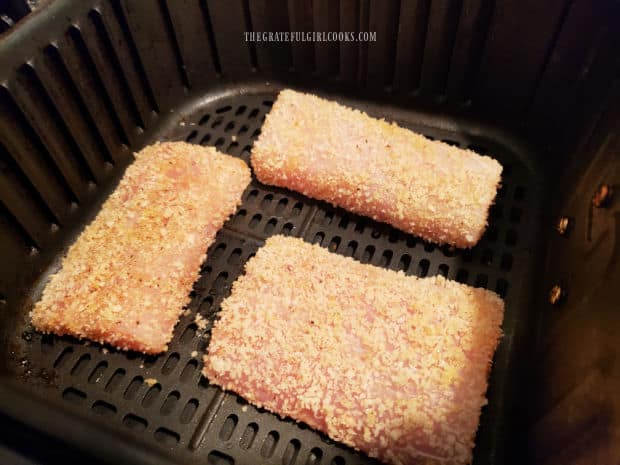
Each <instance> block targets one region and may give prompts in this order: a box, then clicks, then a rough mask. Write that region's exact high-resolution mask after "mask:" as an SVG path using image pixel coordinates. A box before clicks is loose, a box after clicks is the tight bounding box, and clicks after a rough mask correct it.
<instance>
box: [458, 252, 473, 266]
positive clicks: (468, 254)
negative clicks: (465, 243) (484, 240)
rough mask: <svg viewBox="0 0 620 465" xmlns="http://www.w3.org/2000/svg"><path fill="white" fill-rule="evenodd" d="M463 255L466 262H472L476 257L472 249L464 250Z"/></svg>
mask: <svg viewBox="0 0 620 465" xmlns="http://www.w3.org/2000/svg"><path fill="white" fill-rule="evenodd" d="M461 257H462V258H463V261H464V262H465V263H470V262H471V261H472V260H473V258H474V256H473V253H472V251H471V249H465V250H463V252H462V253H461Z"/></svg>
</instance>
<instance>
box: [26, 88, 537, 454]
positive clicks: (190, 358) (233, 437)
mask: <svg viewBox="0 0 620 465" xmlns="http://www.w3.org/2000/svg"><path fill="white" fill-rule="evenodd" d="M207 97H208V98H202V99H201V100H200V101H196V102H194V103H193V104H191V105H189V106H187V107H186V108H185V110H184V111H182V112H179V113H177V114H172V115H170V117H169V120H168V123H167V124H165V125H163V126H162V128H161V130H160V131H159V132H158V133H157V134H156V135H155V138H156V139H161V140H163V139H173V140H187V141H189V142H192V143H196V144H202V145H215V146H216V147H218V148H219V149H220V150H222V151H224V152H227V153H230V154H232V155H235V156H238V157H240V158H242V159H244V160H245V161H249V154H250V150H251V145H252V142H253V140H254V139H255V138H256V137H257V136H258V134H259V133H260V127H261V124H262V122H263V121H264V118H265V114H266V113H267V112H268V111H269V110H270V107H271V104H272V102H273V99H274V97H275V90H272V91H267V92H265V91H264V89H256V90H254V91H252V89H251V88H248V87H245V91H244V93H234V92H233V93H231V92H224V93H222V94H220V95H215V94H214V95H212V96H207ZM204 102H207V103H204ZM347 103H348V104H351V105H357V106H359V107H361V108H364V109H365V110H367V111H369V112H370V113H371V114H373V115H376V116H381V117H385V118H386V119H388V120H396V121H397V122H398V123H399V124H401V125H403V126H406V127H409V128H411V129H414V130H417V131H419V132H421V133H423V134H425V135H426V136H427V137H429V138H435V139H441V140H444V141H447V142H449V143H452V144H457V145H460V146H462V147H467V146H473V147H474V148H475V149H476V150H477V151H479V152H485V153H488V154H490V155H491V156H493V157H495V158H497V159H498V160H499V161H500V162H501V163H502V165H503V166H504V178H503V185H502V188H501V190H500V192H499V195H498V199H497V202H496V204H495V205H494V206H493V208H492V211H491V215H490V225H489V228H488V230H487V232H486V234H485V235H484V237H483V239H482V240H481V242H480V243H479V244H478V245H477V246H476V247H475V248H474V249H472V250H470V251H463V250H454V249H451V248H448V247H436V246H434V245H432V244H428V243H424V242H422V241H421V240H419V239H417V238H415V237H413V236H411V235H406V234H404V233H402V232H399V231H397V230H395V229H393V228H391V227H388V226H386V225H384V224H378V223H376V222H374V221H372V220H370V219H368V218H361V217H358V216H355V215H352V214H350V213H347V212H345V211H343V210H340V209H335V208H333V207H331V206H329V205H327V204H325V203H322V202H317V201H314V200H311V199H308V198H305V197H304V196H302V195H299V194H296V193H293V192H289V191H286V190H283V189H277V188H271V187H268V186H264V185H262V184H260V183H258V182H257V181H256V180H253V182H252V183H251V185H250V186H249V187H248V189H247V190H246V192H245V194H244V202H243V205H242V206H241V207H240V209H239V210H238V211H237V213H236V214H235V215H234V217H232V218H231V219H230V220H229V221H228V222H227V224H226V226H225V227H224V228H223V230H222V231H220V233H219V235H218V237H217V240H216V242H215V243H214V244H213V246H212V247H211V248H210V249H209V251H208V259H207V261H206V262H205V263H204V265H203V267H202V272H201V275H200V278H199V279H198V280H197V282H196V283H195V286H194V290H193V292H192V301H191V304H190V305H189V314H188V315H186V316H183V317H182V318H181V320H180V321H179V323H178V325H177V327H176V330H175V334H174V339H173V341H172V343H171V344H170V349H169V350H168V352H167V353H165V354H162V355H160V356H157V357H145V356H142V355H139V354H135V353H129V354H128V353H123V352H118V351H115V350H112V349H109V348H105V347H102V346H100V345H96V344H88V343H86V342H80V341H77V340H74V339H71V338H66V337H63V338H59V337H55V336H43V337H42V336H41V335H39V334H37V333H35V332H33V331H32V328H31V327H30V326H29V323H28V319H27V318H26V317H24V318H23V321H24V326H23V327H22V328H21V329H20V330H19V331H18V332H17V334H18V335H20V337H21V339H20V344H21V345H25V356H24V357H23V358H19V360H18V365H19V368H20V370H21V374H20V375H19V376H20V379H21V380H22V381H23V382H25V383H28V384H29V385H30V386H31V388H33V389H37V390H41V391H42V392H43V393H44V395H45V396H46V397H50V398H58V399H64V405H65V406H66V408H67V409H69V410H73V411H82V412H84V411H86V412H88V414H89V415H91V416H92V417H93V418H96V419H97V421H100V422H101V423H106V424H108V425H111V426H112V427H114V428H116V429H118V430H121V431H123V432H124V433H125V434H127V435H135V436H136V437H140V438H142V439H143V440H145V441H147V442H151V443H152V444H153V445H154V447H157V448H163V449H165V450H167V451H170V452H172V454H173V456H174V458H175V460H177V461H178V463H184V464H190V463H218V464H219V463H222V464H233V463H236V464H239V465H241V464H257V463H268V464H276V463H277V464H284V465H292V464H294V463H297V464H308V465H310V464H319V463H322V464H337V465H343V464H355V463H370V462H371V461H370V460H369V459H368V458H366V457H365V456H363V455H362V454H359V453H356V452H354V451H352V450H350V449H349V448H347V447H344V446H341V445H339V444H336V443H334V442H333V441H331V440H329V439H328V438H327V437H325V436H324V435H321V434H319V433H316V432H315V431H313V430H311V429H309V428H308V427H306V426H305V425H303V424H295V423H294V422H292V421H290V420H282V419H279V418H278V417H277V416H275V415H273V414H270V413H268V412H265V411H263V410H259V409H256V408H254V407H253V406H251V405H247V404H246V403H245V402H244V401H243V400H242V399H240V398H239V397H237V396H236V395H234V394H231V393H224V392H222V391H221V390H220V389H218V388H216V387H214V386H210V385H209V382H208V380H207V379H205V378H203V377H202V376H201V374H200V370H201V366H202V362H201V357H202V354H203V353H204V352H205V350H206V347H207V345H208V339H209V328H210V325H211V324H212V322H213V318H214V316H215V315H216V314H217V312H218V309H219V306H220V303H221V301H222V299H224V298H225V297H226V296H227V295H228V293H229V292H230V286H231V284H232V282H233V281H234V280H235V279H236V278H237V276H238V275H239V274H240V273H241V272H242V269H243V266H244V264H245V262H246V261H247V260H248V258H249V257H251V256H252V255H253V254H254V253H255V252H256V250H257V248H258V247H260V246H261V244H262V243H263V241H264V240H265V238H266V237H268V236H270V235H273V234H287V235H293V236H299V237H303V238H304V239H305V240H306V241H309V242H314V243H319V244H321V245H322V246H323V247H326V248H328V249H329V250H331V251H332V252H335V253H339V254H343V255H348V256H353V257H354V258H356V259H357V260H360V261H362V262H367V263H372V264H374V265H377V266H381V267H386V268H391V269H397V270H404V271H405V272H406V273H408V274H412V275H417V276H431V275H435V274H442V275H444V276H446V277H448V278H449V279H455V280H457V281H460V282H463V283H467V284H470V285H474V286H481V287H486V288H488V289H491V290H494V291H496V292H497V293H499V294H500V295H501V296H502V297H504V298H505V299H506V317H505V322H504V333H505V335H504V338H503V340H502V343H501V344H500V347H499V349H498V352H497V354H496V358H495V362H494V368H493V371H492V374H491V383H490V388H489V392H488V397H489V405H488V406H487V407H485V409H484V411H483V415H482V419H481V427H480V430H479V433H478V438H477V446H476V451H475V463H477V464H486V463H491V462H492V460H493V457H495V456H496V455H497V454H498V453H499V452H498V451H500V450H501V448H502V444H503V442H504V439H505V437H504V436H505V435H506V434H507V433H506V429H505V428H503V424H504V423H505V416H506V412H507V411H508V410H509V409H510V408H511V406H510V399H511V396H510V390H509V385H510V374H511V367H512V364H513V363H514V360H515V358H516V357H517V356H518V354H515V352H514V347H517V346H518V345H519V344H517V343H518V342H519V341H518V340H517V338H518V337H520V336H519V334H520V331H519V324H522V323H521V322H522V316H523V314H524V312H525V308H526V307H527V302H528V300H529V296H530V294H531V291H532V286H533V283H532V280H531V276H532V274H533V273H531V270H532V267H533V266H534V256H535V247H534V246H535V244H536V242H537V234H538V229H539V226H540V218H539V217H540V205H541V200H542V199H541V198H540V197H541V191H540V186H539V181H538V177H537V176H536V174H535V171H534V170H533V169H532V168H531V165H530V158H529V154H528V153H524V152H523V150H522V149H520V148H515V147H516V146H511V145H510V144H509V143H507V142H505V141H503V139H502V138H501V136H499V135H494V134H491V133H487V132H484V131H483V130H482V129H481V128H480V127H477V126H471V127H468V126H467V125H464V124H463V123H462V122H460V123H459V122H455V121H448V120H437V119H432V118H426V117H424V116H423V115H419V114H416V113H412V112H407V111H404V110H399V109H397V108H391V107H385V106H383V107H373V106H369V105H366V104H363V103H361V102H351V101H348V102H347ZM476 134H477V135H476ZM317 137H320V135H317ZM25 311H26V309H25V310H24V312H25ZM196 314H200V315H202V316H203V317H205V318H206V319H207V320H208V325H207V328H206V330H204V331H201V330H199V329H198V328H197V325H196V323H195V317H196ZM145 380H149V382H148V383H147V382H146V381H145ZM153 380H155V381H153Z"/></svg>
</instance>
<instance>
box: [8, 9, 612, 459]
mask: <svg viewBox="0 0 620 465" xmlns="http://www.w3.org/2000/svg"><path fill="white" fill-rule="evenodd" d="M591 3H592V2H588V1H587V0H574V1H564V2H561V1H554V2H535V1H533V0H532V1H526V2H517V1H514V2H511V1H503V2H501V1H498V2H497V3H494V2H489V1H484V0H479V1H474V0H471V1H468V0H463V1H462V2H459V1H446V2H439V1H433V2H431V1H430V0H426V1H424V0H400V1H393V0H389V1H378V0H374V1H368V0H339V1H335V2H334V1H327V0H314V1H303V0H288V1H286V0H273V1H269V0H231V1H224V0H208V1H205V0H179V1H176V0H175V1H172V0H168V1H166V0H160V1H146V0H136V1H119V0H109V1H105V0H101V1H97V0H89V1H68V0H56V1H54V2H51V3H49V4H48V5H46V6H44V7H42V8H41V9H40V10H39V11H36V12H35V13H33V14H32V15H31V16H30V17H29V18H27V19H25V20H24V21H23V22H22V23H20V24H18V25H17V26H15V27H13V28H11V30H10V31H9V32H8V33H5V34H4V35H3V36H1V37H0V83H2V86H0V105H1V110H0V160H1V161H0V163H1V165H0V166H1V170H0V254H1V257H2V262H1V263H0V322H1V323H2V328H1V329H0V337H1V339H0V341H1V342H0V353H1V357H0V358H1V359H2V362H0V363H1V365H0V372H1V373H2V375H3V378H1V379H2V385H0V412H3V413H4V414H5V415H8V416H10V417H14V418H16V419H17V420H20V421H23V422H24V423H28V424H30V425H31V426H33V427H35V428H38V429H40V430H41V431H45V432H46V433H48V434H51V435H55V436H58V437H60V438H61V439H63V440H64V441H65V442H67V443H70V444H72V445H74V446H76V447H81V448H83V449H85V450H87V451H89V452H90V453H92V454H97V457H98V458H99V459H100V460H103V461H108V462H111V463H128V462H129V461H135V462H144V463H155V461H161V463H183V464H189V463H217V464H224V463H227V464H233V463H236V464H255V463H258V462H260V463H274V464H275V463H282V464H286V465H292V464H294V463H297V464H319V463H321V464H338V465H341V464H344V463H346V464H354V463H372V461H371V460H369V459H368V458H366V457H365V456H363V455H362V454H359V453H356V452H355V451H352V450H351V449H349V448H347V447H344V446H342V445H340V444H337V443H334V442H333V441H331V440H330V439H329V438H327V437H326V436H324V435H321V434H319V433H317V432H315V431H313V430H311V429H309V428H308V427H306V426H305V425H303V424H296V423H294V422H293V421H291V420H288V419H281V418H278V417H277V416H275V415H273V414H271V413H268V412H265V411H263V410H260V409H256V408H254V407H252V406H249V405H247V404H246V403H245V402H244V401H243V400H242V399H241V398H239V397H238V396H236V395H234V394H232V393H226V392H223V391H221V390H220V389H219V388H216V387H214V386H211V385H209V383H208V380H207V379H205V378H204V377H202V376H201V375H200V369H201V356H202V354H203V353H204V352H205V351H206V348H207V346H208V339H209V327H210V325H211V324H212V322H213V319H214V318H215V317H216V314H217V311H218V309H219V304H220V303H221V301H222V299H223V298H225V297H226V296H227V295H228V293H229V292H230V285H231V284H232V282H233V281H234V280H235V279H236V277H237V276H238V275H239V273H241V272H242V269H243V266H244V264H245V262H246V261H247V260H248V258H249V257H251V256H252V255H253V254H254V253H255V251H256V249H257V248H258V247H260V246H261V245H262V243H263V242H264V240H265V238H266V237H268V236H270V235H272V234H288V235H294V236H298V237H302V238H304V239H305V240H307V241H309V242H315V243H319V244H321V245H322V246H323V247H326V248H329V249H330V250H332V251H333V252H335V253H340V254H344V255H349V256H353V257H355V258H356V259H358V260H361V261H363V262H368V263H372V264H375V265H378V266H383V267H388V268H391V269H400V270H404V271H405V272H406V273H408V274H414V275H417V276H430V275H434V274H442V275H444V276H446V277H448V278H450V279H455V280H458V281H460V282H465V283H468V284H470V285H474V286H481V287H486V288H488V289H491V290H494V291H496V292H498V293H499V294H500V295H501V296H502V297H504V298H505V300H506V316H505V321H504V325H503V330H504V337H503V338H502V341H501V344H500V346H499V348H498V351H497V353H496V356H495V359H494V364H493V370H492V372H491V378H490V386H489V391H488V393H487V397H488V399H489V405H488V406H486V407H485V408H484V410H483V413H482V418H481V424H480V429H479V432H478V435H477V440H476V449H475V458H474V463H475V464H477V465H482V464H485V465H486V464H489V465H490V464H494V465H499V464H507V463H529V462H530V461H532V462H535V463H545V464H546V463H582V462H578V461H577V460H582V459H583V460H586V461H587V460H589V459H592V458H593V457H594V458H596V459H597V460H598V459H600V458H606V457H613V454H614V453H615V451H614V450H613V449H614V446H613V444H614V442H613V439H614V434H617V433H615V431H616V430H615V429H614V420H613V418H614V415H613V412H616V411H617V410H615V409H616V407H617V404H618V401H617V400H615V398H616V396H614V394H613V389H612V387H613V386H614V384H613V383H614V382H615V383H616V384H615V385H616V386H617V385H618V382H617V379H618V375H617V373H618V370H617V368H616V366H615V363H614V362H615V352H614V350H615V349H614V348H613V347H610V344H609V342H610V341H613V337H614V335H615V332H614V330H615V328H618V327H619V325H618V322H617V317H614V316H613V315H614V314H613V313H612V312H611V311H612V310H613V308H614V305H615V306H616V307H617V305H618V304H617V302H618V301H617V300H616V301H615V302H614V300H613V286H610V285H607V286H606V285H605V282H608V283H609V284H611V283H612V282H613V279H614V278H615V279H616V282H618V280H620V276H619V275H620V271H619V268H620V267H619V266H618V263H617V261H616V259H617V255H618V249H617V240H618V237H619V236H618V235H619V234H620V220H618V218H620V216H619V214H618V213H614V212H617V211H618V209H617V203H614V202H613V199H612V200H608V201H607V202H606V203H604V206H605V207H604V208H595V207H592V204H591V202H590V200H591V197H592V195H593V193H594V192H595V191H596V189H598V188H599V186H600V185H601V184H605V185H609V186H611V187H613V186H614V185H616V186H617V185H618V179H619V173H618V165H619V163H618V157H617V153H618V148H619V147H620V143H619V138H618V137H617V136H615V135H614V134H613V130H614V128H617V127H618V110H619V109H620V105H619V102H620V100H619V97H620V92H619V89H620V85H619V82H620V81H619V79H618V76H619V73H618V69H619V64H620V62H619V61H618V55H617V51H618V46H619V44H620V42H619V34H618V31H617V30H615V29H614V28H613V24H614V20H616V21H617V20H618V19H619V18H620V15H619V14H618V13H619V6H618V4H617V2H616V3H614V2H599V3H597V4H596V5H591ZM251 30H255V31H282V30H301V31H307V30H319V31H321V30H325V31H329V30H344V31H351V30H370V31H376V32H377V42H375V43H372V42H371V43H364V42H360V43H340V44H338V43H332V44H326V43H316V44H313V43H308V42H304V43H293V44H268V43H261V44H258V43H250V42H245V41H244V36H243V32H244V31H251ZM523 31H527V37H526V38H525V40H523V34H522V33H523ZM575 34H580V36H581V37H582V39H581V40H580V41H576V40H575V39H574V35H575ZM288 86H292V87H295V88H299V89H302V90H307V91H311V92H313V93H317V94H320V95H323V96H325V97H327V98H331V99H336V100H338V101H340V102H342V103H345V104H348V105H351V106H354V107H358V108H362V109H364V110H365V111H367V112H368V113H369V114H371V115H373V116H377V117H382V118H386V119H387V120H391V121H396V122H397V123H399V124H400V125H402V126H405V127H408V128H411V129H413V130H415V131H417V132H420V133H422V134H424V135H426V136H427V137H429V138H433V139H437V140H443V141H445V142H448V143H450V144H455V145H459V146H461V147H472V148H474V149H475V150H476V151H478V152H482V153H487V154H489V155H491V156H493V157H494V158H497V159H498V160H499V161H500V162H501V163H502V165H503V166H504V174H503V181H502V187H501V190H500V191H499V194H498V198H497V201H496V204H495V205H494V206H493V208H492V210H491V214H490V220H489V227H488V230H487V232H486V233H485V235H484V237H483V239H482V240H481V242H480V243H479V244H478V245H477V246H476V247H475V248H473V249H472V250H470V251H466V250H454V249H451V248H448V247H437V246H434V245H432V244H428V243H424V242H422V241H421V240H419V239H417V238H415V237H413V236H410V235H406V234H404V233H401V232H399V231H397V230H395V229H393V228H391V227H388V226H386V225H383V224H379V223H376V222H373V221H371V220H369V219H367V218H361V217H358V216H355V215H352V214H350V213H347V212H345V211H343V210H340V209H335V208H333V207H331V206H329V205H327V204H326V203H323V202H317V201H314V200H310V199H308V198H305V197H304V196H302V195H299V194H296V193H293V192H290V191H286V190H283V189H278V188H272V187H268V186H264V185H261V184H260V183H258V182H257V181H256V180H253V181H252V183H251V185H250V186H249V187H248V189H247V190H246V192H245V193H244V198H243V199H244V201H243V205H242V206H241V207H240V209H239V210H238V211H237V213H236V214H235V215H234V216H233V217H232V218H231V219H230V220H229V221H228V222H227V223H226V225H225V227H224V228H223V229H222V231H220V233H219V234H218V237H217V240H216V242H215V243H214V244H213V246H212V247H211V248H210V249H209V251H208V258H207V260H206V262H205V263H204V265H203V267H202V270H201V274H200V277H199V279H198V280H197V281H196V283H195V285H194V290H193V291H192V294H191V297H192V300H191V304H190V305H189V310H190V312H189V314H188V315H185V316H183V317H182V318H181V320H180V322H179V324H178V325H177V327H176V329H175V334H174V339H173V341H172V343H171V344H170V347H169V350H168V351H167V352H166V353H165V354H161V355H159V356H156V357H152V356H148V357H147V356H143V355H140V354H135V353H124V352H118V351H116V350H113V349H111V348H109V347H104V346H100V345H98V344H94V343H88V342H84V341H77V340H75V339H72V338H69V337H56V336H52V335H46V336H42V335H40V334H39V333H36V332H34V331H33V329H32V327H31V325H30V321H29V316H28V312H29V310H30V308H31V306H32V302H33V301H35V300H36V299H37V296H38V295H39V293H40V291H41V287H42V285H43V283H44V280H45V277H46V276H48V275H49V273H51V272H54V270H56V269H57V267H58V263H59V259H60V258H61V257H62V253H63V250H65V249H66V247H67V245H68V244H70V243H71V241H72V240H73V239H74V238H75V237H76V235H77V234H79V231H80V229H81V228H82V227H83V226H84V225H85V224H86V223H87V222H88V221H89V219H91V218H92V217H93V215H94V214H96V212H97V209H98V206H99V205H100V204H101V202H102V201H103V200H104V199H105V198H106V196H107V194H108V193H109V192H110V191H111V190H112V189H113V188H114V185H115V184H116V182H117V181H118V179H119V178H120V176H121V175H122V172H123V169H124V167H125V166H126V165H127V164H128V163H130V162H131V153H132V152H133V151H136V150H139V149H140V148H141V147H143V146H144V145H146V144H149V143H152V142H154V141H158V140H186V141H189V142H191V143H196V144H202V145H214V146H216V147H217V148H218V149H219V150H221V151H223V152H226V153H230V154H232V155H235V156H238V157H240V158H242V159H244V160H245V161H249V153H250V150H251V146H252V142H253V141H254V140H255V139H256V137H257V136H258V135H259V134H260V128H261V125H262V122H263V121H264V118H265V114H266V113H267V112H268V111H269V109H270V107H271V105H272V103H273V101H274V99H275V97H276V95H277V92H278V90H280V89H281V88H283V87H288ZM316 137H317V138H320V137H321V135H320V134H317V135H316ZM614 150H615V152H614ZM560 174H562V175H563V177H562V180H561V181H559V180H558V177H559V175H560ZM615 205H616V207H615V209H614V206H615ZM562 215H565V216H566V217H567V218H568V224H569V228H568V230H567V232H566V234H564V235H563V236H560V235H559V233H558V232H556V230H555V229H554V227H555V225H556V222H557V220H558V218H559V217H560V216H562ZM110 240H113V238H110ZM584 261H585V262H586V264H587V265H588V266H587V269H585V270H584V269H583V268H585V267H584V266H583V262H584ZM596 280H598V283H597V282H596ZM553 286H557V289H556V290H559V291H558V292H559V293H558V296H559V299H558V302H557V303H556V304H555V305H552V304H551V303H549V289H550V288H551V287H553ZM593 305H596V309H597V310H596V312H592V311H589V309H591V308H593V307H592V306H593ZM196 314H200V315H202V316H204V317H205V318H207V320H208V326H207V329H206V331H202V330H200V329H199V328H198V327H197V325H196V324H195V322H194V320H195V317H196ZM579 328H585V329H587V330H588V331H586V332H584V333H583V334H580V333H579ZM580 338H582V339H583V340H585V341H587V343H588V347H587V348H580V349H579V350H577V349H575V351H574V352H572V351H571V349H570V347H566V344H569V343H573V344H574V341H576V340H579V339H580ZM570 341H573V342H570ZM558 344H559V345H558ZM535 347H538V352H535V351H534V350H533V349H534V348H535ZM562 349H564V350H562ZM534 354H537V355H534ZM149 378H153V379H155V380H156V382H155V383H154V384H153V383H147V382H145V380H147V379H149ZM602 385H606V386H608V388H606V389H605V390H601V389H600V386H602ZM575 409H576V410H575ZM575 411H577V412H578V413H579V414H580V415H578V416H577V419H575V416H574V415H573V416H571V412H572V413H573V414H574V412H575ZM38 412H43V413H42V414H41V415H38V414H37V413H38ZM605 412H607V414H604V413H605ZM50 418H52V419H53V420H50ZM571 422H572V423H571ZM592 425H594V426H592ZM593 428H594V431H597V432H598V434H599V435H598V436H596V440H595V439H593V438H594V436H593V435H592V433H591V430H592V429H593ZM577 441H581V442H577ZM572 442H574V443H575V444H581V446H579V447H580V448H578V449H577V450H576V451H575V450H573V449H574V447H573V446H572ZM571 447H573V449H571ZM567 451H568V452H567ZM580 454H581V455H580ZM571 460H573V461H574V462H571ZM588 463H590V462H588ZM600 463H612V462H611V461H605V460H602V461H601V462H600Z"/></svg>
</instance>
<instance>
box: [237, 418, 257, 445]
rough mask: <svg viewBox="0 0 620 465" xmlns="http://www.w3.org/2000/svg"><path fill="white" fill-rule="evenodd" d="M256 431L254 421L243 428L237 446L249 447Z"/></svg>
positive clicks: (252, 442)
mask: <svg viewBox="0 0 620 465" xmlns="http://www.w3.org/2000/svg"><path fill="white" fill-rule="evenodd" d="M257 433H258V425H257V424H256V423H250V424H249V425H247V426H246V427H245V430H243V434H242V435H241V439H240V440H239V447H241V448H242V449H249V448H250V447H252V444H254V439H256V434H257Z"/></svg>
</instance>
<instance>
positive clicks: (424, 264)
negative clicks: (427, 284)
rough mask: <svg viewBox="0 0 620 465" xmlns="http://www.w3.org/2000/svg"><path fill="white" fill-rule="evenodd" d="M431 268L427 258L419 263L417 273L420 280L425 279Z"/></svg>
mask: <svg viewBox="0 0 620 465" xmlns="http://www.w3.org/2000/svg"><path fill="white" fill-rule="evenodd" d="M430 266H431V262H429V261H428V260H427V259H426V258H423V259H422V260H420V262H419V263H418V269H417V271H416V274H417V275H418V276H419V277H420V278H424V277H425V276H426V275H427V274H428V269H429V268H430Z"/></svg>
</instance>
